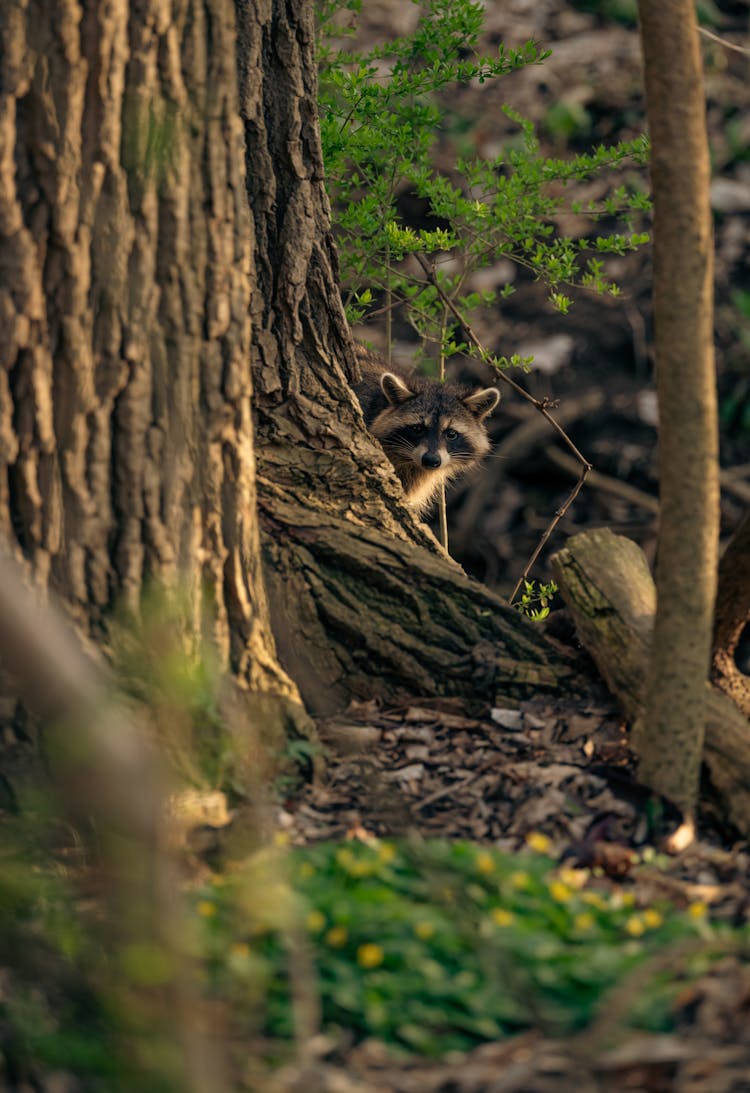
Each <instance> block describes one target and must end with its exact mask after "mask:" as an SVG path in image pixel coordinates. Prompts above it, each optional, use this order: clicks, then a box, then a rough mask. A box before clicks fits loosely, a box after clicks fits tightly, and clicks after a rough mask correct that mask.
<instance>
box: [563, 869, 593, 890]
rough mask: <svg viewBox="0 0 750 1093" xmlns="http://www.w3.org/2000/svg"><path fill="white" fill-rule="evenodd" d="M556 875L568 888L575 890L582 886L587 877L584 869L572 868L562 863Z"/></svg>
mask: <svg viewBox="0 0 750 1093" xmlns="http://www.w3.org/2000/svg"><path fill="white" fill-rule="evenodd" d="M557 877H558V880H561V881H562V882H563V884H567V886H568V888H573V889H574V890H575V891H576V892H577V891H578V889H579V888H583V886H584V885H585V883H586V881H587V880H588V879H589V875H588V871H587V870H586V869H572V868H571V867H570V866H569V865H564V866H563V867H562V869H558V870H557Z"/></svg>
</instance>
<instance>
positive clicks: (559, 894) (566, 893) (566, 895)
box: [549, 880, 573, 903]
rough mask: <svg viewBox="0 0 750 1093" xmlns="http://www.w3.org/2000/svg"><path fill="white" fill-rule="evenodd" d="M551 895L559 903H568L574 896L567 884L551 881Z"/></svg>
mask: <svg viewBox="0 0 750 1093" xmlns="http://www.w3.org/2000/svg"><path fill="white" fill-rule="evenodd" d="M549 894H550V895H551V896H552V898H553V899H554V900H556V902H557V903H567V902H568V900H569V899H570V898H571V896H572V895H573V893H572V891H571V890H570V888H568V886H567V884H563V882H562V881H561V880H553V881H550V883H549Z"/></svg>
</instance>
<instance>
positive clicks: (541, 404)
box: [416, 254, 591, 604]
mask: <svg viewBox="0 0 750 1093" xmlns="http://www.w3.org/2000/svg"><path fill="white" fill-rule="evenodd" d="M416 258H417V260H418V261H419V264H420V265H421V267H422V269H423V270H424V272H425V275H426V276H427V278H428V279H429V282H430V284H432V285H433V286H434V287H435V289H436V290H437V293H438V295H439V296H440V298H441V300H442V301H443V303H444V304H445V306H446V307H447V308H448V309H449V310H450V312H451V313H452V314H453V316H454V317H455V319H456V320H457V321H458V322H459V323H460V324H461V326H462V327H463V328H464V330H465V331H466V335H467V337H468V339H469V341H470V342H472V344H473V345H474V346H475V348H476V349H477V350H478V351H479V354H480V356H481V358H482V360H483V361H485V362H488V363H489V361H490V358H491V354H490V353H488V352H487V350H486V349H485V347H484V346H483V345H482V343H481V341H480V340H479V338H478V337H477V335H476V334H475V333H474V331H473V330H472V328H471V326H470V325H469V323H468V322H467V321H466V319H465V318H464V316H463V315H462V314H461V312H460V311H459V309H458V307H457V306H456V304H455V303H454V301H453V300H452V299H451V298H450V296H449V295H448V294H447V292H445V290H444V289H443V287H442V285H441V284H440V282H439V281H438V279H437V275H436V273H435V267H434V264H433V265H432V266H431V265H429V263H427V262H426V261H425V259H424V258H423V257H422V255H421V254H417V255H416ZM497 376H498V379H501V380H502V381H503V383H507V384H508V386H509V387H512V388H513V390H514V391H515V392H516V394H517V395H520V397H521V398H522V399H525V400H526V402H530V403H531V405H532V406H533V407H534V408H535V409H536V410H537V411H538V412H539V413H540V414H541V415H542V417H543V418H544V419H545V421H547V422H548V423H549V424H550V425H551V426H552V428H553V429H554V430H555V432H556V433H557V434H558V436H559V437H560V438H561V439H562V441H563V442H564V443H565V445H566V446H567V447H568V448H569V449H570V451H571V452H572V453H573V455H574V456H575V458H576V459H577V460H578V462H579V463H580V465H581V474H580V478H579V480H578V482H577V483H576V484H575V486H574V487H573V489H572V490H571V491H570V494H569V495H568V497H567V498H566V500H565V502H564V503H563V504H562V505H561V506H560V508H559V509H558V510H557V512H556V513H555V515H554V518H553V519H552V521H551V523H550V524H549V526H548V528H547V529H546V531H545V532H544V534H543V535H542V537H541V539H540V541H539V543H538V545H537V547H536V549H535V550H534V553H533V554H532V556H531V558H530V559H529V562H528V563H527V565H526V566H525V567H524V570H523V573H522V574H521V576H520V577H519V578H518V581H517V582H516V586H515V588H514V589H513V591H512V592H511V594H510V598H509V600H508V602H509V603H511V604H512V603H513V601H514V599H515V598H516V596H517V595H518V591H519V589H520V588H521V585H522V584H523V582H524V581H525V580H526V578H527V577H528V575H529V572H530V570H531V567H532V566H533V565H534V562H535V561H536V560H537V558H538V557H539V554H540V553H541V550H542V548H543V547H544V544H545V543H546V542H547V540H548V539H549V537H550V535H551V534H552V532H553V531H554V529H555V528H556V527H557V525H558V523H559V522H560V520H561V519H562V518H563V516H564V515H565V513H566V512H567V511H568V509H569V508H570V506H571V505H572V504H573V502H574V501H575V499H576V497H577V496H578V494H579V493H580V492H581V487H582V486H583V483H584V482H585V481H586V476H587V475H588V473H589V471H590V470H591V464H590V463H589V461H588V460H587V459H586V458H585V456H583V455H582V454H581V452H579V450H578V448H577V447H576V446H575V444H574V443H573V441H572V440H571V439H570V437H569V436H568V434H567V433H566V432H565V430H564V429H563V428H562V426H561V425H560V424H558V422H557V421H555V419H554V418H553V417H552V414H551V413H550V412H549V410H548V406H549V403H548V402H547V401H546V400H541V401H540V400H539V399H535V398H534V396H533V395H530V394H529V392H528V391H526V390H524V388H523V387H521V385H520V383H516V381H515V380H512V379H511V378H510V376H508V375H506V374H505V373H504V372H500V371H497Z"/></svg>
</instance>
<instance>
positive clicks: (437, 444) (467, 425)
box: [354, 349, 500, 516]
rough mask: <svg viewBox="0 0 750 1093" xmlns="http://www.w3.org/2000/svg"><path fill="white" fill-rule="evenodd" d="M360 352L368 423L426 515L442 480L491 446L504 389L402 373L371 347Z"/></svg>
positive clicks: (359, 389) (410, 498) (411, 500)
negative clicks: (488, 424)
mask: <svg viewBox="0 0 750 1093" xmlns="http://www.w3.org/2000/svg"><path fill="white" fill-rule="evenodd" d="M358 356H359V364H360V368H361V371H362V379H361V381H360V382H359V383H356V384H355V385H354V391H355V394H356V395H357V398H358V399H359V403H360V406H361V407H362V413H363V414H364V417H365V421H366V422H367V427H368V428H369V430H370V432H371V433H372V434H373V436H375V437H377V439H378V440H379V441H380V443H381V445H382V447H383V451H384V452H385V454H386V455H387V456H388V459H389V460H390V461H391V463H392V464H393V467H394V470H395V471H396V474H397V475H398V477H399V478H400V479H401V482H402V485H403V487H404V491H405V492H406V499H407V502H408V504H409V506H410V507H411V508H412V509H414V511H415V512H416V513H417V515H419V516H422V515H424V513H425V512H426V511H427V509H428V508H429V506H430V504H431V502H432V501H433V499H434V496H435V493H436V491H437V489H438V487H439V486H440V483H441V482H449V481H451V479H453V478H456V477H457V476H458V475H460V474H463V473H464V472H465V471H467V470H470V468H471V467H474V466H476V464H477V463H478V462H479V461H480V459H482V457H483V456H485V455H486V454H487V452H488V451H489V450H490V442H489V439H488V437H487V430H486V429H485V427H484V424H483V423H484V419H485V418H486V417H487V415H488V414H491V413H492V411H493V410H494V409H495V407H496V406H497V404H498V402H499V401H500V392H499V391H498V390H497V388H495V387H483V388H478V389H472V388H471V387H464V386H461V385H459V384H455V383H445V384H443V383H438V382H437V381H436V380H431V379H427V378H425V377H423V376H408V377H407V376H402V375H399V374H398V373H397V372H395V371H393V370H391V369H389V367H388V365H386V364H385V363H384V362H383V361H381V360H378V358H377V357H374V356H373V355H372V354H370V353H367V351H366V350H363V349H358Z"/></svg>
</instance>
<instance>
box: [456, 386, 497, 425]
mask: <svg viewBox="0 0 750 1093" xmlns="http://www.w3.org/2000/svg"><path fill="white" fill-rule="evenodd" d="M499 401H500V392H499V391H498V389H497V387H483V388H482V389H481V391H472V393H471V394H470V395H467V396H466V398H465V399H464V400H463V403H464V406H465V407H466V409H467V410H470V411H471V412H472V414H476V416H477V417H478V418H479V420H480V421H481V420H482V418H485V417H487V415H488V414H491V413H492V411H493V410H494V409H495V407H496V406H497V404H498V402H499Z"/></svg>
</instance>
